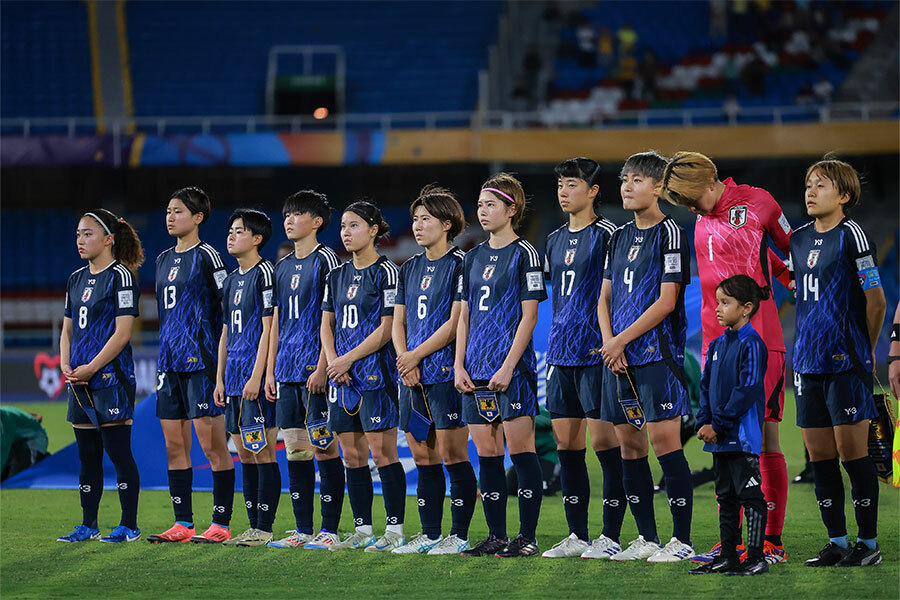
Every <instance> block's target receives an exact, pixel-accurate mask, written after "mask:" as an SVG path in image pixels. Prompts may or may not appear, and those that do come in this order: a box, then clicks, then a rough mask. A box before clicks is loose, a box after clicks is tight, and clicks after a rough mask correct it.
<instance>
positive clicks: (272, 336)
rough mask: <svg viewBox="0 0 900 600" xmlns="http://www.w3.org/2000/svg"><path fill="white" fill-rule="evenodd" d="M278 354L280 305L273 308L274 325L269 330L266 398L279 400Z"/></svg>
mask: <svg viewBox="0 0 900 600" xmlns="http://www.w3.org/2000/svg"><path fill="white" fill-rule="evenodd" d="M277 355H278V307H277V306H276V307H275V308H273V309H272V327H271V329H270V331H269V351H268V354H267V355H266V399H267V400H272V401H275V400H278V386H277V385H276V384H275V357H276V356H277Z"/></svg>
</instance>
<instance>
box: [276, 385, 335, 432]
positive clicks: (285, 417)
mask: <svg viewBox="0 0 900 600" xmlns="http://www.w3.org/2000/svg"><path fill="white" fill-rule="evenodd" d="M277 385H278V401H277V402H275V423H276V424H277V425H278V426H279V427H281V428H282V429H303V428H304V427H306V421H307V417H306V415H307V414H309V420H310V421H317V420H319V419H327V418H328V399H327V398H326V397H325V394H310V393H309V390H308V389H307V388H306V384H305V383H279V384H277Z"/></svg>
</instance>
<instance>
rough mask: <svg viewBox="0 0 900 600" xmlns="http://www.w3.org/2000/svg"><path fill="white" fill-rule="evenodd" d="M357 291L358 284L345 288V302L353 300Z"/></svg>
mask: <svg viewBox="0 0 900 600" xmlns="http://www.w3.org/2000/svg"><path fill="white" fill-rule="evenodd" d="M358 289H359V284H358V283H354V284H351V285H350V286H348V287H347V300H353V299H354V298H356V291H357V290H358Z"/></svg>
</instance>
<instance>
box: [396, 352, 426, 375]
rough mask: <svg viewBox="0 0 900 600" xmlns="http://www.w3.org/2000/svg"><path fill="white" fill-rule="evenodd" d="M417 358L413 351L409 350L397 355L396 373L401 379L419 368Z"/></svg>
mask: <svg viewBox="0 0 900 600" xmlns="http://www.w3.org/2000/svg"><path fill="white" fill-rule="evenodd" d="M419 362H421V361H420V360H419V357H418V356H416V351H415V350H409V351H407V352H403V353H401V354H398V355H397V371H398V372H399V373H400V376H401V377H403V376H404V375H406V374H407V373H409V372H410V371H412V370H413V369H415V368H416V367H417V366H419Z"/></svg>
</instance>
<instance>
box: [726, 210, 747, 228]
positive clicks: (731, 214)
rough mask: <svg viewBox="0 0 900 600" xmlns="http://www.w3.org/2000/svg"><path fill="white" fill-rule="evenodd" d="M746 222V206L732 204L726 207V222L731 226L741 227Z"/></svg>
mask: <svg viewBox="0 0 900 600" xmlns="http://www.w3.org/2000/svg"><path fill="white" fill-rule="evenodd" d="M746 223H747V207H746V206H732V207H731V208H729V209H728V224H729V225H731V226H732V227H741V226H743V225H745V224H746Z"/></svg>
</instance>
